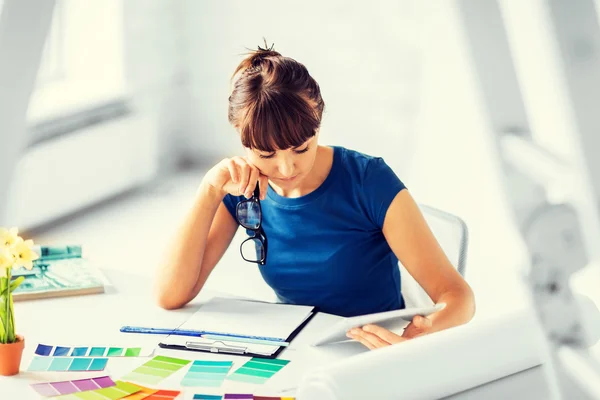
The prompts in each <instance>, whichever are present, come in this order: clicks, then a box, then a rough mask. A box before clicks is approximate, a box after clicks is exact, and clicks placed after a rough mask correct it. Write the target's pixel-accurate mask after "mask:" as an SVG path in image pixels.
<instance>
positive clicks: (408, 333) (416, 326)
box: [402, 315, 432, 339]
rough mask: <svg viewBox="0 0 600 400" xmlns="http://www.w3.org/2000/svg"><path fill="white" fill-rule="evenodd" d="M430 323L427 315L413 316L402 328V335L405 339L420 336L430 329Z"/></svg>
mask: <svg viewBox="0 0 600 400" xmlns="http://www.w3.org/2000/svg"><path fill="white" fill-rule="evenodd" d="M431 327H432V323H431V320H430V319H429V318H427V317H422V316H419V315H417V316H416V317H414V318H413V320H412V322H411V323H410V324H408V325H407V326H406V328H404V332H403V333H402V337H403V338H406V339H412V338H415V337H417V336H422V335H424V334H426V333H428V332H430V331H431Z"/></svg>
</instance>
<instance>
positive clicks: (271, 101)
mask: <svg viewBox="0 0 600 400" xmlns="http://www.w3.org/2000/svg"><path fill="white" fill-rule="evenodd" d="M258 97H259V98H258V99H256V101H253V102H250V104H249V107H248V108H247V113H246V115H245V116H244V118H243V119H242V121H241V124H240V127H239V128H240V135H241V140H242V144H243V145H244V147H247V148H251V149H256V150H260V151H265V152H274V151H276V150H287V149H289V148H294V147H298V146H300V145H302V144H303V143H304V142H306V141H307V140H309V139H310V138H312V137H313V136H315V134H316V132H317V130H318V129H319V125H320V115H316V114H315V105H314V104H312V103H313V102H312V101H311V100H310V99H308V98H305V97H303V96H300V95H298V94H296V93H290V92H287V93H282V92H279V91H272V92H271V91H263V92H261V93H260V94H259V96H258Z"/></svg>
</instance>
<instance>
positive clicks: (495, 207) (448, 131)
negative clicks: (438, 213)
mask: <svg viewBox="0 0 600 400" xmlns="http://www.w3.org/2000/svg"><path fill="white" fill-rule="evenodd" d="M428 20H429V22H430V23H429V25H428V31H427V34H426V38H425V40H424V43H425V46H424V48H423V52H424V54H425V55H426V56H425V58H424V70H423V76H424V78H423V82H424V85H423V95H422V103H421V105H420V107H419V110H420V111H421V112H420V114H419V117H418V118H417V122H416V126H417V132H418V134H417V135H416V139H415V144H414V153H415V154H414V157H413V162H412V163H411V165H410V167H409V168H408V169H409V174H408V178H407V179H408V180H409V181H410V182H411V192H412V193H413V196H415V197H416V198H417V200H418V201H420V202H422V203H426V204H430V205H433V206H436V207H438V208H441V209H443V210H447V211H449V212H452V213H455V214H457V215H459V216H461V217H462V218H463V219H464V220H465V221H466V223H467V225H468V227H469V233H470V239H469V254H468V263H467V271H466V272H467V278H468V281H469V282H470V283H471V285H472V286H473V288H474V289H475V292H476V296H477V306H478V310H486V311H487V312H492V310H493V312H501V311H506V310H512V309H514V308H515V307H520V306H522V305H523V302H524V297H523V296H524V293H523V292H522V287H521V286H520V284H521V278H522V275H521V273H522V272H523V271H524V270H523V268H522V267H523V266H524V256H525V254H524V248H523V246H522V243H521V241H520V239H519V236H518V232H517V230H516V227H515V225H514V223H513V221H512V217H511V214H510V213H509V209H508V208H507V201H506V194H505V193H504V192H503V186H502V182H501V180H500V175H499V174H500V171H499V169H498V165H497V157H498V154H497V153H496V150H495V148H494V147H493V146H492V143H493V141H492V140H491V138H492V135H493V134H495V133H494V132H493V131H492V129H493V127H492V126H491V121H489V120H488V118H487V116H486V110H485V108H483V107H482V106H483V99H482V98H481V92H480V88H479V86H478V84H477V82H476V81H475V74H474V71H473V70H472V66H471V65H470V55H469V54H468V52H467V48H466V46H465V42H464V37H463V31H462V29H461V26H460V23H459V18H458V16H457V10H456V9H455V8H454V7H453V5H452V3H451V2H443V3H440V4H437V3H436V6H435V7H433V6H431V9H430V10H429V12H428Z"/></svg>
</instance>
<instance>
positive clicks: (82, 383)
mask: <svg viewBox="0 0 600 400" xmlns="http://www.w3.org/2000/svg"><path fill="white" fill-rule="evenodd" d="M109 379H110V378H109ZM72 382H73V385H75V386H76V387H77V389H79V390H80V391H81V392H85V391H86V390H96V389H98V385H96V384H95V383H94V382H93V381H92V380H91V379H78V380H76V381H72ZM108 386H112V385H108ZM103 387H104V386H103Z"/></svg>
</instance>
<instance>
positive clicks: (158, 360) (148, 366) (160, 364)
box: [123, 356, 190, 384]
mask: <svg viewBox="0 0 600 400" xmlns="http://www.w3.org/2000/svg"><path fill="white" fill-rule="evenodd" d="M189 363H190V360H184V359H181V358H172V357H165V356H156V357H154V358H153V359H152V360H150V361H148V362H146V363H145V364H143V365H141V366H139V367H137V368H136V369H134V370H133V371H131V372H130V373H129V374H127V375H126V376H124V377H123V379H124V380H130V381H135V382H140V383H148V384H157V383H159V382H160V381H162V380H163V379H165V378H166V377H168V376H170V375H172V374H173V373H175V372H176V371H179V370H180V369H181V368H183V367H184V366H186V365H187V364H189Z"/></svg>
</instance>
